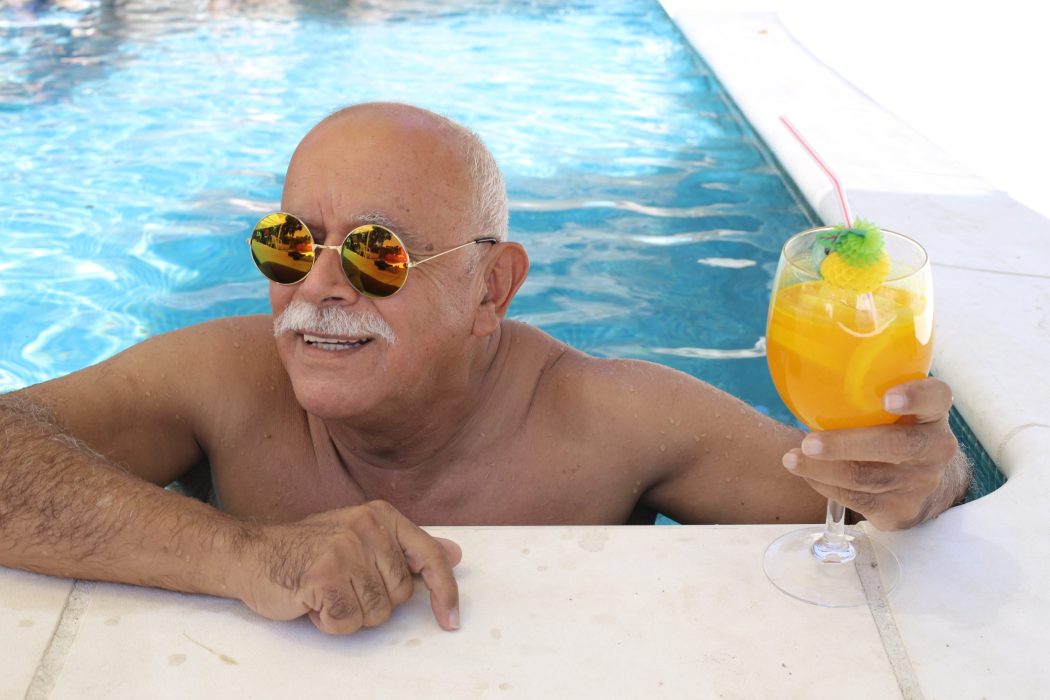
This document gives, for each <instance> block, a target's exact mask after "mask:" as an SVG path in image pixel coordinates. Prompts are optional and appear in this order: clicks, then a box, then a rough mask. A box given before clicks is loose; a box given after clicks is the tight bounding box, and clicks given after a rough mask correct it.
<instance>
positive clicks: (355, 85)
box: [0, 0, 811, 421]
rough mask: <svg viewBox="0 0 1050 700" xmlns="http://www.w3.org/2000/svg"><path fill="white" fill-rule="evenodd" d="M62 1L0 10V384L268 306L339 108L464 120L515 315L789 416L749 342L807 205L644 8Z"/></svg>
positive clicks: (758, 335)
mask: <svg viewBox="0 0 1050 700" xmlns="http://www.w3.org/2000/svg"><path fill="white" fill-rule="evenodd" d="M346 4H347V3H345V2H342V3H340V2H334V1H333V2H329V3H324V2H309V3H308V2H297V1H294V0H293V1H288V2H252V3H243V4H242V3H240V2H236V1H232V2H231V1H227V2H217V1H212V2H207V1H205V0H201V1H199V2H181V1H178V0H170V1H168V2H157V1H155V0H128V1H120V2H102V1H100V0H94V1H93V0H66V2H65V3H64V7H66V8H67V9H60V8H58V7H56V6H53V5H51V4H49V3H46V2H25V3H22V4H20V5H14V6H10V5H8V6H5V7H4V9H2V10H0V138H2V148H0V173H2V177H0V188H2V189H0V224H2V230H3V241H4V246H3V251H4V255H2V256H0V326H2V327H3V328H4V329H5V330H4V333H3V334H2V335H0V391H7V390H11V389H15V388H19V387H22V386H25V385H27V384H30V383H35V382H39V381H42V380H45V379H49V378H52V377H55V376H58V375H61V374H64V373H67V372H69V371H72V370H75V369H78V368H80V367H84V366H86V365H89V364H92V363H94V362H97V361H99V360H102V359H105V358H106V357H109V356H111V355H112V354H114V353H116V352H118V351H119V350H121V349H123V348H126V347H128V346H129V345H131V344H133V343H135V342H136V341H139V340H141V339H143V338H146V337H148V336H151V335H155V334H157V333H162V332H164V331H168V330H171V329H174V328H179V327H182V326H186V325H189V324H193V323H197V322H200V321H204V320H207V319H211V318H215V317H219V316H225V315H230V314H246V313H259V312H266V311H268V306H267V302H266V285H265V282H264V281H263V279H262V278H261V277H260V276H259V275H258V273H257V272H256V270H255V268H254V266H253V265H252V263H251V260H250V258H249V255H248V251H247V246H246V244H245V242H244V241H245V238H246V236H247V232H248V229H249V227H250V226H251V224H252V223H253V222H254V221H255V220H256V219H257V218H258V215H259V214H260V213H261V212H265V211H270V210H272V209H274V208H276V205H277V202H278V200H279V198H280V190H281V185H282V181H283V174H284V168H285V165H286V164H287V161H288V158H289V156H290V155H291V152H292V150H293V148H294V147H295V144H296V143H297V141H298V140H299V138H301V136H302V135H303V134H304V133H305V132H306V131H307V130H308V129H309V128H310V127H311V126H312V125H313V124H314V123H316V122H317V121H318V120H319V119H321V118H322V117H324V116H325V115H327V114H328V113H330V112H332V111H334V110H336V109H338V108H339V107H342V106H344V105H346V104H349V103H354V102H360V101H365V100H374V99H384V100H395V101H406V102H411V103H414V104H418V105H420V106H423V107H427V108H429V109H432V110H435V111H438V112H441V113H444V114H447V115H448V116H450V117H452V118H453V119H456V120H458V121H460V122H462V123H464V124H466V125H468V126H470V127H471V128H473V129H475V130H476V131H477V132H478V133H479V134H481V136H482V137H483V138H484V139H485V141H486V142H487V143H488V145H489V146H490V148H491V149H492V151H493V152H494V154H495V156H496V159H497V160H498V162H499V163H500V165H501V167H502V168H503V170H504V172H505V174H506V177H507V183H508V190H509V194H510V199H511V235H512V237H513V238H515V239H517V240H520V241H522V242H523V243H524V244H525V246H526V247H527V249H528V250H529V253H530V256H531V259H532V263H533V266H532V272H531V274H530V276H529V279H528V281H527V282H526V284H525V285H524V287H523V288H522V290H521V292H520V294H519V296H518V298H517V299H516V300H515V302H514V304H513V306H512V308H511V316H513V317H515V318H518V319H521V320H523V321H527V322H529V323H532V324H534V325H536V326H539V327H541V328H543V329H545V330H547V331H549V332H550V333H552V334H553V335H555V336H557V337H559V338H561V339H563V340H565V341H568V342H570V343H572V344H573V345H575V346H577V347H579V348H581V349H583V350H586V351H588V352H590V353H593V354H595V355H599V356H608V357H636V358H642V359H647V360H653V361H656V362H662V363H665V364H668V365H671V366H673V367H676V368H679V369H681V370H684V371H686V372H688V373H690V374H693V375H695V376H697V377H700V378H702V379H704V380H706V381H709V382H711V383H713V384H715V385H717V386H719V387H721V388H724V389H726V390H728V391H729V392H731V393H733V394H735V395H737V396H739V397H741V398H743V399H744V400H746V401H748V402H750V403H751V404H753V405H755V406H757V407H759V408H760V409H761V410H763V411H766V412H768V413H770V414H772V415H773V416H775V417H777V418H779V419H781V420H785V421H789V420H791V417H790V414H789V413H788V412H787V410H786V408H785V407H784V405H783V404H782V403H781V401H780V400H779V398H778V397H777V396H776V393H775V391H774V389H773V386H772V383H771V381H770V379H769V376H768V372H767V370H766V368H765V361H764V349H763V344H762V338H763V333H764V325H765V316H766V304H767V300H768V295H769V291H770V282H771V278H772V274H773V272H774V269H775V265H776V261H777V255H778V251H779V248H780V245H781V243H782V242H783V241H784V240H785V239H786V238H787V237H788V236H789V235H790V234H792V233H794V232H796V231H799V230H801V229H803V228H806V227H808V226H809V225H810V224H811V219H810V218H809V216H808V214H807V212H806V211H805V210H804V209H803V208H802V207H801V206H800V205H799V203H798V202H797V201H796V198H795V197H794V196H793V194H792V189H791V186H790V185H789V184H786V183H785V181H784V179H783V177H782V175H781V173H780V172H779V171H778V170H777V168H776V167H774V165H773V164H772V160H771V158H769V156H768V155H767V153H766V151H765V150H764V147H763V146H762V145H761V143H760V142H759V141H758V139H757V138H756V137H755V135H754V134H753V133H752V131H751V130H750V128H749V127H748V126H747V124H746V123H745V122H744V121H743V120H742V119H740V118H739V117H738V116H737V114H736V113H735V111H734V109H733V108H732V106H731V104H730V103H729V101H728V99H727V98H726V96H725V95H724V94H723V93H722V91H721V88H720V86H719V85H718V84H717V82H716V81H715V80H714V79H713V77H712V74H711V72H710V71H709V69H708V68H707V67H706V66H705V65H704V63H703V62H702V61H701V60H700V58H699V57H698V56H697V55H696V54H695V52H694V51H693V50H692V48H691V47H690V46H689V45H688V44H687V43H686V41H685V40H684V39H683V38H682V37H681V35H680V34H679V33H678V31H677V29H676V28H675V27H674V25H673V24H672V23H671V21H670V20H669V19H668V18H667V16H666V15H665V14H664V12H663V10H662V9H661V8H660V7H659V6H658V4H657V3H656V2H655V0H592V1H590V2H587V1H584V0H576V1H575V2H573V1H568V2H562V1H560V0H559V1H554V0H549V1H544V0H536V1H533V2H509V1H506V2H500V1H495V0H487V1H486V0H475V1H472V2H466V1H465V2H457V3H431V2H426V1H424V0H402V1H400V2H398V1H396V0H389V1H383V2H372V3H368V2H366V3H354V4H353V6H351V7H346Z"/></svg>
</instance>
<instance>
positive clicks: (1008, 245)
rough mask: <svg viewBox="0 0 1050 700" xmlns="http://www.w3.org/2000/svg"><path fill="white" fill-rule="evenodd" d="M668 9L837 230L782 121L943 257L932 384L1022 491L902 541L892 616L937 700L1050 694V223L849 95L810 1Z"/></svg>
mask: <svg viewBox="0 0 1050 700" xmlns="http://www.w3.org/2000/svg"><path fill="white" fill-rule="evenodd" d="M661 2H662V4H663V5H664V8H665V9H666V10H667V12H668V14H669V15H670V16H671V17H672V19H673V20H674V21H675V22H676V23H677V24H678V26H679V28H680V29H681V30H682V32H683V33H684V34H685V35H686V36H687V37H688V39H689V40H690V41H691V42H692V43H693V45H694V46H695V47H696V49H697V51H698V52H699V53H700V54H701V56H702V57H703V58H704V60H705V61H706V63H707V64H708V65H709V66H710V67H711V68H712V70H713V71H714V72H715V74H716V75H717V77H718V78H719V80H720V81H721V82H722V84H723V85H724V86H725V87H726V89H727V90H728V92H729V93H730V94H731V95H732V97H733V99H734V100H735V101H736V103H737V105H738V106H739V107H740V109H741V111H743V113H744V115H745V116H746V117H747V119H748V121H749V122H750V123H751V125H752V126H753V127H754V128H755V130H756V131H757V132H758V133H759V134H760V135H761V137H762V139H763V140H764V141H765V142H766V143H767V144H768V145H769V147H770V148H771V149H772V150H773V152H774V153H775V154H776V157H777V159H778V160H779V161H780V163H781V165H782V166H783V167H784V168H785V169H786V170H787V171H788V172H789V174H790V175H791V177H792V178H793V179H794V181H795V183H796V184H797V185H798V187H799V189H800V190H801V191H802V193H803V195H804V196H805V197H806V199H807V200H808V201H809V203H810V204H811V206H812V207H813V208H814V209H815V211H817V213H818V214H819V216H820V217H821V218H822V219H824V221H825V222H830V223H839V221H840V220H841V219H840V214H839V207H838V204H837V198H836V196H835V192H834V189H833V187H832V186H831V184H830V183H829V182H828V179H827V178H826V176H825V175H824V174H823V172H821V171H820V170H819V169H818V168H817V167H816V166H815V165H814V163H813V161H812V160H811V159H810V157H809V156H808V155H807V154H806V153H805V152H804V151H803V150H802V149H801V148H799V146H798V145H797V143H796V142H795V141H794V140H793V137H792V136H791V135H790V134H789V133H788V132H787V131H786V130H785V129H784V128H783V126H781V124H780V123H779V121H778V117H779V116H780V115H781V114H786V115H788V116H789V118H790V119H791V120H792V122H794V123H795V124H796V126H798V127H799V129H800V130H801V131H802V132H803V133H804V134H805V135H806V136H807V138H808V140H810V142H811V143H812V144H813V145H814V147H815V148H816V149H817V150H818V151H819V152H820V153H821V155H822V157H823V158H824V159H825V160H826V161H828V162H829V163H830V164H831V166H832V167H833V169H834V170H835V171H836V174H837V175H838V176H839V177H840V178H841V180H842V181H843V182H844V183H845V186H846V189H847V193H848V197H849V201H850V205H851V207H852V209H853V211H854V213H855V215H860V216H864V217H866V218H869V219H871V220H873V221H876V222H878V223H879V224H880V225H882V226H884V227H886V228H889V229H893V230H897V231H901V232H904V233H907V234H909V235H912V236H913V237H914V238H916V239H917V240H919V241H920V242H921V243H922V244H923V245H924V246H925V247H926V248H927V250H928V251H929V252H930V256H931V259H932V261H933V264H934V283H935V290H936V291H935V294H936V304H937V311H936V351H935V358H934V372H935V373H936V374H937V375H939V376H940V377H942V378H944V379H945V380H946V381H948V382H949V383H950V384H951V386H952V388H953V391H954V396H955V402H956V405H957V406H958V408H959V411H960V413H961V414H962V415H963V417H964V418H965V419H966V421H967V422H968V423H969V425H970V426H971V427H972V428H973V431H974V433H975V434H976V435H977V437H978V439H980V441H981V442H982V444H983V445H984V446H985V448H986V449H987V450H988V452H989V453H990V454H991V455H992V457H993V458H994V459H995V461H996V463H997V464H998V465H999V466H1000V468H1001V469H1002V470H1003V472H1004V473H1005V474H1006V475H1007V476H1008V482H1007V484H1006V485H1005V486H1004V487H1002V488H1001V489H999V490H998V491H996V492H995V493H993V494H991V495H989V496H987V497H985V498H982V499H980V500H978V501H976V502H973V503H970V504H967V505H965V506H961V507H958V508H956V509H954V510H952V511H951V512H950V513H948V514H946V515H944V516H942V517H941V518H940V519H938V520H937V521H935V522H933V523H930V524H928V525H927V526H924V527H922V528H919V529H918V530H916V531H914V532H908V533H900V534H894V535H892V536H890V537H888V540H889V541H890V542H891V544H892V545H893V546H894V547H895V548H896V549H897V551H898V553H899V554H900V556H901V559H902V561H903V562H905V566H906V567H907V568H908V570H909V574H910V575H909V576H908V578H907V580H906V581H905V583H904V584H903V586H902V590H900V591H899V592H898V593H897V594H895V595H894V596H893V597H892V598H891V599H890V603H891V606H892V608H893V612H894V615H895V617H896V620H897V623H898V625H899V627H900V630H901V633H902V636H903V640H904V642H905V645H906V647H907V652H908V655H909V656H910V658H911V660H912V662H913V663H914V664H915V667H916V670H917V672H918V676H919V680H920V682H921V687H922V689H923V691H924V692H925V694H926V696H927V697H945V698H949V697H953V698H954V697H975V698H976V697H984V696H987V697H1036V696H1038V695H1043V696H1046V694H1047V693H1050V673H1048V671H1047V669H1046V667H1045V665H1043V664H1042V663H1041V662H1040V661H1039V660H1038V658H1037V653H1038V654H1041V653H1042V652H1036V651H1035V650H1036V649H1043V650H1045V649H1046V639H1047V636H1046V635H1047V631H1046V630H1047V626H1048V624H1050V593H1048V590H1050V586H1048V585H1047V579H1048V578H1050V537H1048V535H1050V509H1048V508H1047V507H1046V503H1047V497H1048V496H1050V372H1048V371H1047V360H1050V352H1048V351H1047V348H1048V347H1050V220H1047V219H1046V218H1044V217H1042V216H1040V215H1039V214H1037V213H1035V212H1034V211H1032V210H1030V209H1028V208H1027V207H1024V206H1022V205H1021V204H1019V203H1017V202H1015V201H1014V200H1012V199H1011V198H1010V197H1008V196H1007V195H1005V194H1004V193H1003V192H1000V191H997V190H996V189H995V188H993V187H992V186H990V185H989V184H988V183H986V182H984V181H983V180H981V179H980V178H979V177H977V176H976V175H974V174H973V173H972V172H969V171H968V170H967V169H965V168H964V167H962V166H961V165H960V164H959V163H958V162H957V161H955V160H954V159H952V158H951V157H949V156H948V155H947V154H945V153H944V152H943V151H941V150H939V149H938V148H937V147H935V146H934V145H933V144H932V143H930V141H929V140H928V139H926V138H924V137H923V136H922V135H920V134H919V133H917V132H916V131H915V130H914V129H912V128H910V127H909V126H908V125H907V124H905V123H904V122H902V121H901V120H900V119H898V118H897V117H895V116H894V115H893V114H891V113H889V112H888V111H887V110H885V109H884V108H882V107H881V106H880V105H879V104H877V103H876V102H874V101H873V100H871V99H870V98H869V97H868V96H867V95H866V94H865V92H864V85H862V84H861V85H855V84H852V83H850V82H848V81H847V80H845V79H844V78H843V77H842V75H840V74H839V73H838V72H837V71H836V65H835V60H836V59H835V57H836V53H835V52H833V51H826V50H824V47H821V46H817V45H813V43H809V44H807V43H804V41H803V38H808V39H810V41H811V42H812V41H813V40H814V39H815V38H816V37H819V36H820V34H819V33H817V32H816V31H815V29H814V27H819V22H818V20H817V18H815V17H814V16H813V15H812V14H809V13H806V12H800V11H798V4H797V3H776V2H750V3H742V2H729V1H727V0H718V1H710V0H704V1H701V2H697V1H696V0H661ZM778 6H786V7H788V8H789V10H790V11H781V12H778V11H776V9H777V7H778ZM945 21H946V22H948V21H950V18H949V17H947V16H946V17H945ZM810 25H813V26H810ZM842 31H843V32H844V33H845V34H847V35H848V34H849V32H850V31H851V28H849V27H843V28H842ZM867 39H870V37H867ZM858 50H860V51H865V50H866V51H868V52H869V55H873V56H877V55H878V51H879V49H878V48H877V47H875V46H873V45H872V44H871V43H870V42H869V43H865V44H863V45H861V46H860V47H859V48H858ZM886 50H892V49H890V48H887V49H886ZM818 57H819V58H818ZM844 60H846V59H844ZM876 60H877V59H876ZM1004 79H1006V78H1004Z"/></svg>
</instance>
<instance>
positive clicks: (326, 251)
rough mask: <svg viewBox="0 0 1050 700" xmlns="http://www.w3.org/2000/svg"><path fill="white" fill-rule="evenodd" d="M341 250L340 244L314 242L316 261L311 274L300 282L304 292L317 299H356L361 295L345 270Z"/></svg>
mask: <svg viewBox="0 0 1050 700" xmlns="http://www.w3.org/2000/svg"><path fill="white" fill-rule="evenodd" d="M339 251H340V249H339V246H329V245H318V244H314V262H313V265H312V266H311V268H310V274H308V275H307V276H306V277H305V278H304V279H303V281H302V282H301V283H300V284H299V287H300V288H301V290H302V293H303V294H306V295H307V296H309V297H311V298H312V299H314V300H316V301H321V300H324V299H343V300H347V301H356V300H357V299H358V298H359V297H360V296H361V292H360V291H358V290H357V288H356V287H354V286H353V285H352V284H350V280H349V279H347V277H346V273H345V272H344V271H343V266H342V261H341V257H340V252H339Z"/></svg>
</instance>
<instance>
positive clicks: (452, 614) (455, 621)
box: [448, 608, 459, 630]
mask: <svg viewBox="0 0 1050 700" xmlns="http://www.w3.org/2000/svg"><path fill="white" fill-rule="evenodd" d="M448 626H449V627H451V628H452V629H454V630H458V629H459V608H452V610H450V611H449V613H448Z"/></svg>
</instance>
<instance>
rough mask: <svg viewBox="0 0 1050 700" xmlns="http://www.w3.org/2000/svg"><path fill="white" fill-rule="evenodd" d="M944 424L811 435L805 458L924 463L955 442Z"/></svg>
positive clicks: (805, 445)
mask: <svg viewBox="0 0 1050 700" xmlns="http://www.w3.org/2000/svg"><path fill="white" fill-rule="evenodd" d="M946 431H947V427H946V426H945V425H944V424H943V422H941V423H917V424H914V425H881V426H876V427H874V428H855V429H851V430H829V431H826V432H822V433H810V434H809V435H807V436H806V437H805V438H804V439H803V440H802V452H803V454H805V456H806V457H810V458H813V459H821V460H842V461H858V462H889V463H891V464H901V463H902V462H907V461H911V460H920V461H921V460H923V459H924V458H926V457H927V456H928V454H929V453H930V451H931V450H934V449H940V448H941V447H942V446H944V445H947V444H948V442H949V441H951V440H952V438H951V437H949V433H950V431H949V432H946Z"/></svg>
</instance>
